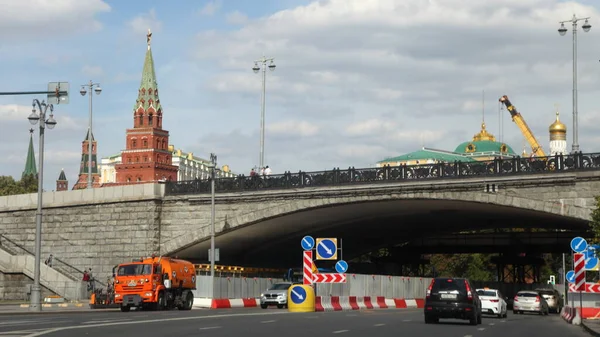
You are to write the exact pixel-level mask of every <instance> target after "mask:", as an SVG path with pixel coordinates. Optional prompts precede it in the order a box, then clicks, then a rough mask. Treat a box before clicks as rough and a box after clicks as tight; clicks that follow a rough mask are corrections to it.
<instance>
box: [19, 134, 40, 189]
mask: <svg viewBox="0 0 600 337" xmlns="http://www.w3.org/2000/svg"><path fill="white" fill-rule="evenodd" d="M26 176H35V177H36V179H37V168H36V166H35V153H34V150H33V129H29V149H28V150H27V161H26V162H25V170H23V174H22V175H21V179H23V178H24V177H26Z"/></svg>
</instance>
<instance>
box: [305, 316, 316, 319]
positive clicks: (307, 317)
mask: <svg viewBox="0 0 600 337" xmlns="http://www.w3.org/2000/svg"><path fill="white" fill-rule="evenodd" d="M304 318H306V319H314V318H319V316H306V317H304Z"/></svg>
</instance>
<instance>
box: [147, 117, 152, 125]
mask: <svg viewBox="0 0 600 337" xmlns="http://www.w3.org/2000/svg"><path fill="white" fill-rule="evenodd" d="M148 125H152V114H149V115H148Z"/></svg>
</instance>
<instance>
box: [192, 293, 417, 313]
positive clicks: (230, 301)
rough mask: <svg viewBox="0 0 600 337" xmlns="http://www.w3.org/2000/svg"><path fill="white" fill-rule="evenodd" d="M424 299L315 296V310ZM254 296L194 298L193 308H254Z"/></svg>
mask: <svg viewBox="0 0 600 337" xmlns="http://www.w3.org/2000/svg"><path fill="white" fill-rule="evenodd" d="M424 304H425V300H424V299H404V298H385V297H383V296H376V297H371V296H316V297H315V311H346V310H363V309H410V308H419V309H420V308H423V307H424ZM259 306H260V300H259V299H256V298H218V299H210V298H194V308H210V309H231V308H256V307H259Z"/></svg>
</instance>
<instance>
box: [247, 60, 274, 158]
mask: <svg viewBox="0 0 600 337" xmlns="http://www.w3.org/2000/svg"><path fill="white" fill-rule="evenodd" d="M274 60H275V59H274V58H266V57H264V56H263V57H262V58H261V59H259V60H256V61H254V67H252V70H253V71H254V73H255V74H256V73H258V72H259V71H260V70H261V69H262V75H263V76H262V97H261V105H260V157H259V169H262V168H264V167H265V96H266V94H267V68H269V70H271V71H273V70H275V63H273V61H274ZM267 62H269V65H268V66H267Z"/></svg>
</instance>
